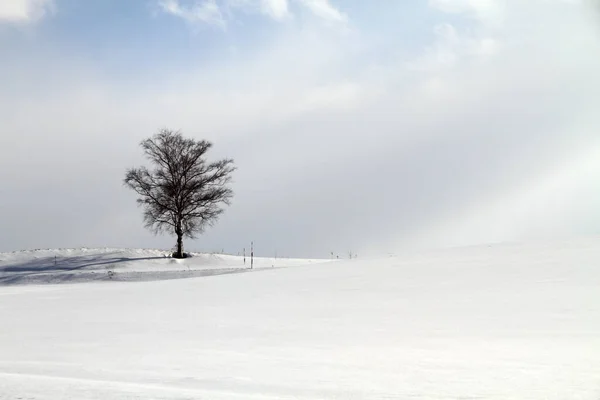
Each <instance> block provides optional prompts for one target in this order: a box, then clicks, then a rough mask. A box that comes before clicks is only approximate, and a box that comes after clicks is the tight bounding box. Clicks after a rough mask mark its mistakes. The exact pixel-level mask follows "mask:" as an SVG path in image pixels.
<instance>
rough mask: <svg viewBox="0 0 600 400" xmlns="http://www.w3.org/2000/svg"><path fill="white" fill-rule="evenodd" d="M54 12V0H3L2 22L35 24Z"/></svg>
mask: <svg viewBox="0 0 600 400" xmlns="http://www.w3.org/2000/svg"><path fill="white" fill-rule="evenodd" d="M53 10H54V2H53V0H1V1H0V22H2V21H7V22H15V23H27V22H33V21H37V20H39V19H40V18H42V17H44V16H45V15H46V14H48V13H49V12H52V11H53Z"/></svg>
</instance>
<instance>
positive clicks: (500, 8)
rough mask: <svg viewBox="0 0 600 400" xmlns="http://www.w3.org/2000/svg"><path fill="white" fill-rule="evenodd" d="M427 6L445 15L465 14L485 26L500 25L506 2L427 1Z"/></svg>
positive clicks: (490, 0)
mask: <svg viewBox="0 0 600 400" xmlns="http://www.w3.org/2000/svg"><path fill="white" fill-rule="evenodd" d="M520 1H522V0H520ZM429 5H430V6H431V7H433V8H436V9H438V10H440V11H442V12H445V13H451V14H465V15H468V16H470V17H472V18H475V19H477V20H479V21H480V22H482V23H486V24H500V23H501V22H502V21H503V20H504V17H505V11H506V10H505V7H506V0H429Z"/></svg>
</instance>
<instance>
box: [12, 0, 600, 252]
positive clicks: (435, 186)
mask: <svg viewBox="0 0 600 400" xmlns="http://www.w3.org/2000/svg"><path fill="white" fill-rule="evenodd" d="M585 4H587V3H586V2H584V1H583V0H582V1H578V0H570V1H567V0H531V1H527V2H524V1H522V0H429V1H427V0H422V1H417V0H414V1H399V0H395V1H394V0H380V1H359V0H346V1H344V0H215V1H186V0H181V1H176V0H143V1H137V0H136V1H133V0H132V1H120V0H119V1H117V0H104V1H99V0H97V1H78V0H0V88H1V90H0V129H1V136H0V183H1V185H0V251H11V250H17V249H25V248H42V247H43V248H47V247H79V246H88V247H103V246H110V247H163V248H164V247H170V246H172V245H173V244H174V240H173V239H172V238H169V237H166V236H163V237H160V236H159V237H155V236H153V235H152V234H151V233H149V232H146V231H145V230H144V229H143V227H142V223H141V212H140V210H139V209H137V207H136V204H135V196H134V194H133V193H132V192H129V191H127V190H126V189H125V188H124V187H122V185H121V180H122V177H123V173H124V171H125V169H126V168H128V167H131V166H136V165H139V164H140V163H141V162H142V161H143V160H142V159H141V153H140V150H139V147H138V143H139V141H140V140H141V139H143V138H145V137H148V136H150V135H152V134H153V133H154V132H155V131H156V130H157V129H158V128H161V127H170V128H173V129H182V130H183V132H184V134H187V135H189V136H193V137H197V138H206V139H209V140H211V141H213V142H214V144H215V147H214V152H213V156H215V157H220V156H228V157H233V158H235V159H236V162H237V164H238V167H239V170H238V171H237V173H236V176H235V183H234V190H235V192H236V197H235V199H234V203H233V205H232V206H231V208H229V209H228V210H227V212H226V214H225V215H224V216H223V218H222V220H221V221H220V222H219V223H218V225H217V226H216V227H214V228H212V229H210V230H209V231H208V232H206V234H205V235H204V236H202V237H201V238H200V239H198V240H196V241H188V242H186V245H187V246H188V248H189V249H196V250H220V249H225V250H226V251H228V252H232V253H236V252H237V251H239V250H241V249H242V248H243V247H244V246H246V247H247V245H248V243H249V242H250V241H251V240H254V241H255V242H257V246H258V253H259V254H265V255H271V254H273V253H274V252H275V251H277V252H278V254H279V255H288V256H328V255H329V252H330V251H334V252H336V253H339V254H347V252H348V251H349V250H353V251H355V252H359V253H362V254H369V253H373V254H374V253H384V252H388V251H395V250H398V249H400V248H404V247H407V246H426V247H435V246H444V245H462V244H476V243H486V242H490V241H506V240H510V241H512V240H531V239H540V238H547V237H564V236H575V235H588V234H600V207H599V206H598V204H600V189H599V184H598V182H600V161H598V160H600V156H599V153H600V134H598V126H599V123H600V117H599V116H598V115H597V108H598V106H599V100H600V81H598V79H597V78H596V75H597V72H596V71H598V70H600V52H599V50H600V48H599V47H600V46H599V43H600V42H599V41H600V33H599V32H600V31H599V30H598V25H597V21H596V20H595V19H594V18H593V17H592V15H593V13H592V10H591V9H589V8H587V6H586V5H585Z"/></svg>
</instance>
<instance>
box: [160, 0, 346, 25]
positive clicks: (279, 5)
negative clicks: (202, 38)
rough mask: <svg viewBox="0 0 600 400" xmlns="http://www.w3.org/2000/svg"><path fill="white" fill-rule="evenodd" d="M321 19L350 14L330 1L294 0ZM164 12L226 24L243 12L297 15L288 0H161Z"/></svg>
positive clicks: (339, 18)
mask: <svg viewBox="0 0 600 400" xmlns="http://www.w3.org/2000/svg"><path fill="white" fill-rule="evenodd" d="M293 2H294V3H295V4H296V5H298V6H300V7H303V8H306V9H308V10H309V11H310V14H312V15H314V16H316V17H317V18H319V19H321V20H324V21H327V22H334V23H344V22H347V20H348V17H347V15H346V14H344V13H342V12H341V11H340V10H338V9H337V8H335V7H334V6H333V5H331V3H330V2H329V1H328V0H293ZM159 6H160V7H161V8H162V10H163V11H164V12H167V13H169V14H172V15H175V16H178V17H181V18H183V19H184V20H186V21H188V22H201V23H206V24H212V25H218V26H221V27H225V26H226V25H227V19H228V18H229V17H232V16H234V15H235V13H236V12H242V13H244V12H245V13H256V12H258V13H261V14H263V15H266V16H268V17H270V18H272V19H274V20H276V21H282V20H285V19H286V18H288V17H290V16H293V13H292V11H291V9H290V6H291V4H290V2H289V1H288V0H204V1H198V0H196V1H194V2H192V3H191V5H185V4H183V3H182V1H181V0H160V1H159Z"/></svg>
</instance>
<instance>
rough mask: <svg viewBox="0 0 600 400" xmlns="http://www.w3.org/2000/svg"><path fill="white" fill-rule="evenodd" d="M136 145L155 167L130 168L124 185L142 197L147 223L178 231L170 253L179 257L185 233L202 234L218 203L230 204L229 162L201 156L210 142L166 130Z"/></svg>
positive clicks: (190, 235)
mask: <svg viewBox="0 0 600 400" xmlns="http://www.w3.org/2000/svg"><path fill="white" fill-rule="evenodd" d="M140 146H141V147H142V149H143V150H144V154H145V156H146V158H148V159H149V160H150V161H151V162H152V164H154V169H152V170H149V169H148V168H146V167H141V168H132V169H129V170H128V171H127V174H126V176H125V180H124V184H125V185H126V186H127V187H129V188H131V189H133V190H134V191H135V192H136V193H137V194H138V195H139V196H140V197H139V198H138V200H137V202H138V204H139V205H140V206H142V207H143V208H144V222H145V225H146V227H147V228H149V229H151V230H153V231H154V232H155V233H159V232H167V233H171V234H174V235H176V236H177V251H176V253H175V254H174V255H173V256H174V257H176V258H183V257H184V253H183V237H184V236H185V237H188V238H194V237H195V235H196V234H198V233H202V232H203V231H204V229H205V228H206V227H207V226H210V225H212V224H213V223H214V222H216V220H217V219H218V217H219V216H220V215H221V214H222V213H223V211H224V210H223V208H222V206H223V205H229V204H230V200H231V198H232V197H233V191H232V190H231V189H230V188H229V183H230V181H231V173H232V172H233V171H235V169H236V168H235V167H234V165H233V160H231V159H223V160H220V161H216V162H211V163H209V162H207V161H206V160H205V158H204V156H205V154H206V152H207V151H208V150H209V149H210V148H211V147H212V143H210V142H208V141H206V140H200V141H196V140H194V139H187V138H184V137H183V136H182V135H181V133H180V132H174V131H171V130H168V129H162V130H160V131H159V132H158V133H157V134H156V135H154V136H153V137H152V138H149V139H146V140H143V141H142V142H141V143H140Z"/></svg>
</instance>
